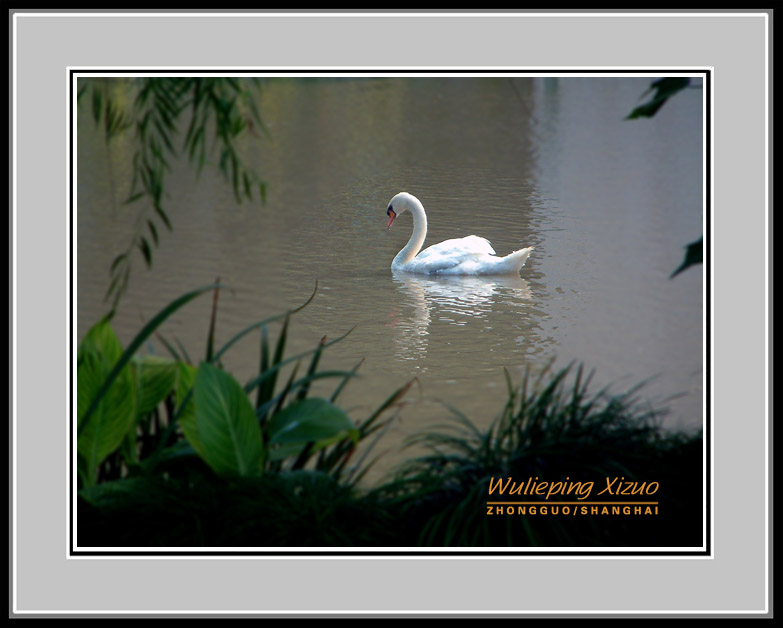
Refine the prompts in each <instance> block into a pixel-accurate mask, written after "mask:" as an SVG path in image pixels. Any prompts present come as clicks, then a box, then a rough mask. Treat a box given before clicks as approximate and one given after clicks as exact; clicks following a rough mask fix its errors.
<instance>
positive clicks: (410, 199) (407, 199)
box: [386, 192, 421, 229]
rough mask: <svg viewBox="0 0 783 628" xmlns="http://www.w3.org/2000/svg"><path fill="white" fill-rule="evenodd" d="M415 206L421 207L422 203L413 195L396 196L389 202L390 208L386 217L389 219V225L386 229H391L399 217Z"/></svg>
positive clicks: (387, 209) (405, 193)
mask: <svg viewBox="0 0 783 628" xmlns="http://www.w3.org/2000/svg"><path fill="white" fill-rule="evenodd" d="M415 206H421V203H420V202H419V199H417V198H416V197H415V196H413V194H408V193H407V192H400V193H399V194H397V195H395V196H394V197H393V198H392V200H390V201H389V206H388V207H387V208H386V215H387V216H388V217H389V224H388V225H386V228H387V229H391V226H392V223H393V222H394V219H395V218H397V216H399V215H400V214H401V213H403V212H404V211H407V210H410V209H411V208H412V207H415Z"/></svg>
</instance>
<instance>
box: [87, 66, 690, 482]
mask: <svg viewBox="0 0 783 628" xmlns="http://www.w3.org/2000/svg"><path fill="white" fill-rule="evenodd" d="M653 79H654V77H644V78H623V77H611V78H587V77H585V78H582V77H566V78H488V77H481V78H377V79H326V78H323V79H282V78H281V79H272V80H269V81H268V82H267V83H266V85H265V87H264V89H263V91H262V92H261V96H260V102H259V106H260V110H261V115H262V117H263V119H264V122H265V124H266V125H267V127H268V130H269V136H268V137H265V136H263V135H261V134H257V135H254V136H248V138H247V139H246V140H245V142H244V144H243V145H242V147H241V148H242V150H243V153H244V155H245V158H246V159H247V160H248V161H249V163H251V164H253V166H254V167H255V168H256V171H257V172H258V173H259V174H260V175H261V176H262V177H263V178H264V179H265V181H266V182H267V186H268V195H267V202H266V204H265V205H263V206H261V205H260V204H253V203H248V202H244V203H242V204H238V203H237V202H236V201H235V199H234V197H233V193H232V191H231V189H230V186H229V185H228V184H226V183H225V182H224V181H223V180H222V178H221V176H220V175H218V174H214V173H212V172H211V171H210V170H208V169H206V170H205V171H204V173H203V174H202V176H201V178H200V179H196V178H195V176H194V174H193V172H192V171H191V170H190V169H189V168H188V167H187V166H184V165H176V164H175V165H174V169H173V172H172V173H171V174H170V176H169V179H168V184H167V186H168V196H167V198H166V201H165V203H166V204H165V206H166V208H167V210H168V213H169V216H170V218H171V220H172V223H173V225H174V231H173V232H171V233H165V234H163V236H162V242H161V246H160V248H159V249H157V250H155V252H154V264H153V267H152V269H151V270H146V269H144V268H143V263H142V261H141V259H140V258H139V259H137V260H136V262H135V265H134V271H133V273H132V280H131V286H130V289H129V291H128V293H127V295H126V296H125V298H124V299H123V301H122V304H121V307H120V311H119V312H118V314H117V316H116V318H115V321H114V325H115V328H116V330H117V332H118V334H119V336H120V339H121V341H122V342H123V343H125V344H127V342H128V341H129V340H130V339H131V338H132V337H133V335H134V334H135V333H136V332H137V331H138V330H139V329H140V327H141V325H142V324H143V322H144V321H146V320H149V318H150V317H151V316H153V315H154V314H155V313H156V312H157V311H158V310H159V309H160V308H162V307H163V306H164V305H165V304H166V303H168V302H170V301H171V300H172V299H173V298H175V297H176V296H178V295H180V294H182V293H184V292H186V291H188V290H190V289H192V288H194V287H198V286H203V285H206V284H209V283H211V282H212V281H213V280H214V279H215V278H216V277H220V278H221V280H222V282H223V283H224V284H227V285H228V286H229V287H228V288H227V289H226V290H225V291H223V292H222V294H221V297H220V305H219V314H218V326H217V341H218V343H220V342H221V341H223V342H224V341H226V340H228V339H229V338H230V337H231V336H233V335H234V334H235V333H236V332H237V331H238V330H240V329H242V328H243V327H245V326H246V325H248V324H250V323H252V322H254V321H257V320H260V319H262V318H264V317H267V316H270V315H272V314H275V313H278V312H282V311H284V310H285V309H287V308H289V307H293V306H296V305H299V304H301V303H302V302H304V301H305V300H306V299H307V298H308V296H309V295H310V294H311V292H312V290H313V287H314V285H315V283H316V281H317V282H318V291H317V295H316V297H315V299H314V301H313V302H312V303H311V304H310V305H309V306H308V307H307V308H306V309H305V310H304V311H302V312H301V313H299V314H297V315H296V316H295V318H294V319H293V320H292V324H291V330H290V332H291V333H290V337H289V346H288V353H289V354H293V353H295V352H299V351H304V350H307V349H309V348H311V347H314V346H315V345H316V344H317V343H318V341H319V340H320V339H321V337H322V336H324V335H325V336H327V338H334V337H337V336H339V335H341V334H343V333H345V332H346V331H347V330H349V329H352V328H353V331H352V332H351V334H350V335H349V336H348V337H347V338H346V339H345V340H343V341H341V342H340V343H337V344H336V345H334V346H332V347H330V348H329V349H328V351H327V352H326V354H325V355H324V358H323V360H322V366H323V368H339V369H349V368H351V367H352V366H354V364H356V363H357V362H358V361H359V360H362V359H363V360H364V362H363V364H362V366H361V368H360V371H359V372H360V373H361V378H358V379H356V380H354V381H353V382H352V383H351V384H349V386H348V388H347V389H346V391H345V393H344V397H343V406H344V407H345V408H346V409H348V410H349V412H350V414H351V415H352V416H353V417H354V418H357V419H361V418H364V417H366V416H367V415H369V414H370V412H371V411H372V410H373V409H374V408H375V407H376V406H377V405H379V404H380V403H381V402H382V401H383V400H384V399H385V398H386V397H387V396H388V395H389V394H390V393H391V392H392V391H393V390H394V389H396V388H398V387H400V386H401V385H403V384H404V383H405V382H407V381H409V380H410V379H411V378H413V377H415V378H417V379H418V384H419V385H418V386H416V387H414V388H413V389H412V390H411V392H410V393H409V395H408V397H407V400H408V404H407V405H406V406H405V407H404V409H403V411H402V412H401V414H400V417H399V421H398V422H397V423H395V425H394V426H393V428H392V429H390V430H389V432H388V433H387V434H386V435H385V436H384V439H383V445H382V447H381V448H380V449H379V451H381V450H386V451H388V452H389V455H388V456H387V458H388V462H387V465H388V464H390V463H391V461H393V460H398V459H401V458H402V457H404V454H399V453H395V452H397V451H398V449H399V446H400V444H401V443H402V442H403V440H404V438H405V437H406V436H407V435H409V434H412V433H414V432H417V431H418V430H419V429H420V428H422V427H426V426H427V425H432V424H433V423H441V422H443V420H445V419H446V417H447V416H448V412H447V411H446V410H444V408H443V406H442V405H441V404H440V400H443V401H446V402H448V403H449V404H451V405H452V406H455V407H456V408H458V409H460V410H461V411H462V412H464V413H465V414H466V415H468V416H470V417H471V418H472V419H473V420H474V421H475V422H476V423H477V424H478V425H480V426H485V425H487V424H488V423H489V422H490V420H491V419H492V418H493V417H495V416H496V415H497V414H498V412H499V411H500V410H501V408H502V405H503V403H504V400H505V380H504V375H503V368H504V367H505V368H507V369H508V370H509V372H510V374H511V376H512V378H513V379H514V380H515V381H519V379H520V376H521V373H522V372H523V369H524V368H525V367H527V366H530V367H531V368H533V369H534V370H537V369H541V368H543V367H544V365H546V364H547V363H548V362H549V361H551V360H554V361H555V365H565V364H568V363H569V362H571V361H573V360H578V361H581V362H583V363H584V364H585V366H586V367H587V368H588V369H594V370H595V376H594V382H595V384H596V390H597V388H598V386H602V385H605V384H610V383H611V384H613V385H614V389H616V390H618V391H620V390H622V389H625V388H628V387H630V386H632V385H633V384H636V383H637V382H639V381H641V380H643V379H648V378H653V377H654V379H653V380H652V381H651V382H650V383H649V384H647V385H646V386H645V388H644V390H645V391H646V393H645V396H646V397H647V398H648V399H650V400H651V402H653V403H656V404H658V403H664V402H665V403H666V405H667V406H668V407H669V408H670V410H671V412H670V414H669V415H668V416H667V418H666V424H667V425H670V426H672V427H694V426H700V425H701V423H702V378H703V364H702V362H703V358H702V353H703V297H702V292H703V283H702V282H703V279H702V272H703V268H702V267H696V268H691V269H689V270H688V271H686V272H684V273H683V274H681V275H679V276H678V277H676V278H675V279H672V280H670V279H669V275H670V274H671V272H672V270H673V269H674V268H675V267H676V266H677V265H678V264H679V263H680V261H681V259H682V254H683V246H684V245H685V244H687V243H688V242H692V241H693V240H696V239H698V238H699V236H700V235H701V234H702V201H703V175H702V168H703V166H702V155H703V152H702V137H703V136H702V95H703V94H702V90H700V89H692V90H685V91H684V92H682V93H680V94H679V95H677V96H676V97H675V98H674V99H673V100H671V101H670V102H669V103H667V104H666V105H665V106H664V107H663V108H662V109H661V110H660V112H659V113H658V115H657V116H656V117H655V118H653V119H652V120H638V121H626V120H624V119H623V118H624V117H625V116H626V115H627V114H628V113H629V112H630V110H631V109H632V108H633V107H635V106H636V105H637V104H639V102H640V100H639V99H640V96H641V95H642V93H643V92H644V91H645V90H646V89H647V87H648V86H649V83H650V82H651V81H652V80H653ZM86 109H87V108H86V107H85V110H84V111H80V112H79V118H78V136H77V137H78V146H77V148H78V157H77V164H78V169H77V171H78V178H77V182H78V187H77V226H76V229H77V247H76V252H77V282H78V283H77V290H76V299H77V301H76V308H77V312H76V314H77V325H78V336H79V337H80V338H81V337H82V336H83V334H84V333H85V332H86V331H87V329H88V328H89V327H90V325H91V324H93V323H94V322H95V321H96V320H98V318H100V316H102V315H103V314H104V313H105V312H106V310H107V305H106V303H105V302H104V301H103V296H104V293H105V291H106V288H107V286H108V268H109V265H110V264H111V261H112V259H113V258H114V257H115V256H116V255H117V254H118V253H119V252H120V251H121V250H123V248H124V247H125V246H127V242H128V239H129V238H130V234H131V233H132V230H133V228H134V226H135V225H134V219H135V211H134V210H135V206H131V207H130V208H128V207H124V206H123V205H122V203H121V201H122V200H123V199H124V198H125V197H126V196H127V193H128V186H129V183H130V156H131V155H132V146H131V144H130V142H129V141H128V140H127V139H125V138H120V139H119V140H114V141H113V143H112V144H111V146H109V147H107V146H106V144H105V142H104V140H103V138H102V136H101V135H100V133H99V132H98V131H96V130H95V129H94V128H93V125H92V121H91V118H90V113H89V111H87V110H86ZM400 191H408V192H411V193H412V194H414V195H416V196H417V197H418V198H419V199H420V200H421V201H422V203H423V205H424V207H425V209H426V211H427V216H428V220H429V232H428V236H427V241H426V242H425V246H428V245H430V244H434V243H437V242H440V241H442V240H446V239H449V238H456V237H463V236H466V235H470V234H476V235H479V236H482V237H485V238H487V239H489V240H490V241H491V242H492V245H493V247H494V248H495V250H496V251H497V252H498V254H500V255H505V254H507V253H509V252H511V251H512V250H515V249H518V248H521V247H526V246H534V247H535V250H534V252H533V254H532V255H531V256H530V258H529V259H528V261H527V263H526V265H525V266H524V267H523V269H522V271H521V273H520V276H519V277H494V278H493V277H485V278H476V277H468V278H454V277H450V278H433V277H427V276H417V275H407V274H404V273H392V272H391V270H390V264H391V261H392V259H393V257H394V255H395V254H396V253H397V251H398V250H399V249H400V248H402V247H403V246H404V245H405V243H406V242H407V240H408V238H409V236H410V232H411V229H412V222H411V217H410V214H403V216H401V217H400V219H398V220H397V221H396V222H395V224H394V226H393V228H392V230H391V231H387V230H386V222H387V218H386V215H385V210H386V207H387V203H388V201H389V199H390V198H391V197H392V196H393V195H394V194H396V193H397V192H400ZM210 307H211V299H210V297H209V296H206V295H205V296H203V297H201V298H200V299H197V300H196V301H195V302H193V303H192V304H190V305H188V306H187V307H186V308H184V309H182V310H180V311H179V312H178V313H177V314H176V315H175V316H174V317H173V318H172V319H170V320H169V322H168V323H167V324H166V325H165V326H164V327H163V328H162V333H163V334H164V335H165V336H168V337H169V338H172V339H173V338H177V339H178V340H179V341H181V342H182V344H183V345H184V346H185V347H186V348H187V349H188V351H189V352H190V353H191V355H192V356H200V355H203V354H204V350H205V345H206V336H207V327H208V322H209V311H210ZM272 331H273V333H276V329H273V330H272ZM151 345H152V349H153V350H155V351H156V352H158V353H161V354H165V353H166V352H165V349H164V348H163V346H161V345H160V344H159V343H158V342H157V341H153V342H152V343H151ZM258 360H259V340H258V336H257V335H253V336H248V337H247V338H246V339H245V340H244V341H243V342H242V343H240V344H239V345H237V346H236V347H235V348H234V349H232V351H231V352H230V353H229V354H227V356H226V359H225V361H224V363H225V366H226V368H227V369H228V370H230V371H231V372H232V373H233V374H234V375H235V376H236V377H237V378H238V379H239V380H240V381H241V382H245V381H247V380H248V379H250V378H251V376H252V375H253V374H254V373H255V372H257V368H258V366H257V365H258ZM329 390H330V389H328V388H327V387H326V386H324V387H322V388H320V389H318V390H317V391H316V392H318V391H322V392H324V393H327V391H329ZM672 397H674V398H672ZM383 466H384V465H381V467H380V468H383Z"/></svg>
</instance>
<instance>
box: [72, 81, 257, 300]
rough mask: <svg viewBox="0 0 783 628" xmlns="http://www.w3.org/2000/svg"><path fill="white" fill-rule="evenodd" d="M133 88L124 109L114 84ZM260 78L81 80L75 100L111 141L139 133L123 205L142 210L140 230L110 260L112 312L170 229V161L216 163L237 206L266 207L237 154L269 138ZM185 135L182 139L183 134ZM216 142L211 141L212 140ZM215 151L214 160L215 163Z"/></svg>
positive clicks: (138, 222) (200, 166)
mask: <svg viewBox="0 0 783 628" xmlns="http://www.w3.org/2000/svg"><path fill="white" fill-rule="evenodd" d="M117 84H121V85H122V87H123V88H124V89H125V90H131V95H132V96H133V95H135V96H134V97H133V104H132V106H131V107H130V108H129V110H127V111H126V110H125V109H124V108H123V105H122V104H120V102H122V101H125V100H127V99H125V98H118V97H117V96H116V95H115V94H114V93H113V92H112V91H110V89H109V88H110V86H111V87H115V86H116V85H117ZM259 86H260V83H259V82H258V80H257V79H238V78H232V77H141V78H136V79H132V80H128V79H124V78H116V79H106V78H100V79H97V78H88V79H80V81H79V88H78V99H79V101H81V100H82V99H83V97H84V96H85V95H87V94H88V93H89V101H90V103H91V108H92V114H93V120H94V121H95V124H96V125H97V126H99V127H102V128H103V131H104V135H105V138H106V141H107V142H109V141H110V140H111V139H113V138H114V137H117V136H119V135H121V134H123V133H125V132H130V131H131V130H132V131H133V133H134V139H133V142H134V145H135V150H134V153H133V159H132V173H133V174H132V180H131V184H130V192H129V194H128V197H127V198H126V199H125V201H124V204H126V205H130V204H134V205H136V206H138V207H139V208H140V210H139V214H138V217H137V220H136V228H135V230H134V232H133V234H132V236H131V238H130V241H129V243H128V245H127V247H126V248H125V249H124V250H123V251H122V252H121V253H120V254H119V255H117V256H116V257H115V258H114V260H113V261H112V264H111V267H110V269H109V274H110V283H109V288H108V290H107V291H106V296H105V300H107V301H108V300H111V304H112V311H113V310H115V309H116V307H117V304H118V303H119V300H120V299H121V297H122V295H123V294H124V293H125V291H126V290H127V287H128V282H129V280H130V271H131V265H132V261H133V259H134V257H135V256H136V255H141V257H142V258H143V259H144V262H145V264H146V266H147V267H150V266H152V253H153V249H154V248H156V247H157V246H158V245H159V243H160V233H161V230H162V228H165V229H167V230H169V231H171V230H172V224H171V220H170V219H169V216H168V214H167V212H166V209H165V207H164V198H165V196H166V174H167V173H168V172H170V171H171V162H173V161H174V160H177V159H180V158H181V156H182V154H183V153H184V154H185V155H186V156H187V159H188V161H189V163H190V164H191V166H193V167H194V168H195V170H196V174H197V175H199V174H201V171H202V170H203V168H204V166H205V165H207V164H210V163H212V164H214V165H216V166H217V168H218V169H219V170H220V172H222V173H223V176H224V177H225V179H226V181H227V182H229V183H230V185H231V186H232V189H233V191H234V196H235V197H236V200H237V202H238V203H239V202H242V201H243V200H245V199H247V200H252V199H253V198H254V196H255V195H256V194H257V195H258V198H259V199H260V201H261V202H262V203H263V202H265V201H266V184H265V183H264V182H263V181H262V180H261V179H260V177H259V176H258V175H257V174H256V173H255V172H254V171H253V170H252V169H251V168H250V167H248V166H247V165H246V164H245V163H244V162H243V161H242V158H241V156H240V154H239V153H238V151H237V148H236V142H237V139H238V138H239V136H241V135H242V134H244V133H251V134H254V135H255V134H256V131H255V129H256V126H257V127H258V128H260V129H261V130H262V131H263V132H264V133H266V128H265V127H264V125H263V122H262V120H261V116H260V114H259V112H258V109H257V107H256V97H257V95H258V94H257V89H253V88H258V87H259ZM185 128H186V129H187V131H186V132H185V136H184V139H183V138H182V130H183V129H185ZM210 138H211V141H210ZM215 153H217V161H216V162H211V161H210V159H211V157H212V155H213V154H215Z"/></svg>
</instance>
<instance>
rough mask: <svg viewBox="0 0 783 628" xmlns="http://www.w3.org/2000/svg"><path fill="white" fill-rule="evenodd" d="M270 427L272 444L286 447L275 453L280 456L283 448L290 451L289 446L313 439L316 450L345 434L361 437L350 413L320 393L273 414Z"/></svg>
mask: <svg viewBox="0 0 783 628" xmlns="http://www.w3.org/2000/svg"><path fill="white" fill-rule="evenodd" d="M268 429H269V445H270V448H271V447H274V446H279V447H283V448H284V449H280V450H279V451H276V452H275V453H274V454H273V455H274V457H275V458H278V459H279V457H280V452H283V451H284V452H288V451H289V446H290V445H294V444H298V445H299V449H301V447H303V446H304V445H305V444H307V443H310V442H312V443H314V444H315V445H314V447H313V451H316V450H318V449H321V448H323V447H326V446H328V445H330V444H331V443H333V442H336V441H338V440H342V439H343V438H346V437H348V438H351V439H352V440H353V441H354V442H357V441H358V439H359V430H357V429H356V426H355V425H354V424H353V421H351V419H350V418H349V417H348V415H347V414H345V412H343V410H341V409H340V408H338V407H337V406H335V405H334V404H332V403H331V402H329V401H328V400H327V399H322V398H320V397H312V398H310V399H303V400H301V401H296V402H295V403H292V404H291V405H289V406H287V407H286V408H285V409H283V410H281V411H280V412H278V413H277V414H275V415H274V416H273V417H272V418H271V420H270V421H269V428H268ZM270 453H271V449H270ZM287 455H291V454H289V453H286V456H287ZM282 457H285V456H282Z"/></svg>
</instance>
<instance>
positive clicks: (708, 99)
mask: <svg viewBox="0 0 783 628" xmlns="http://www.w3.org/2000/svg"><path fill="white" fill-rule="evenodd" d="M107 73H110V74H139V75H149V74H177V75H179V74H183V75H187V74H195V75H204V74H245V75H252V74H285V75H290V74H383V75H384V78H388V77H387V76H385V75H388V74H398V75H408V74H462V75H464V74H476V75H478V74H546V75H549V76H551V75H559V74H569V75H579V74H624V75H629V74H633V75H637V74H649V75H652V76H672V75H679V74H703V75H704V83H703V93H704V101H703V105H704V111H705V118H704V126H703V128H704V155H703V156H702V158H703V166H704V181H703V182H704V190H705V193H704V207H705V209H706V211H705V216H706V220H705V229H704V236H703V238H704V240H706V246H705V249H706V250H705V256H704V259H705V261H704V262H703V264H704V281H705V288H706V298H705V301H706V302H705V303H704V304H703V307H704V308H706V311H705V312H704V314H705V315H706V316H705V320H706V323H705V324H706V332H707V333H706V338H707V342H706V343H705V364H704V365H703V366H704V369H706V378H705V379H706V383H707V385H706V390H705V413H704V417H703V422H704V433H703V437H702V438H703V441H702V442H703V443H704V444H706V446H703V449H704V452H705V455H704V460H703V466H704V475H705V478H704V480H705V481H704V487H705V489H706V490H705V493H704V494H705V500H704V504H703V507H704V509H705V510H704V512H705V513H706V521H705V528H704V534H705V538H704V549H703V550H684V551H673V550H665V551H658V552H656V551H651V550H626V551H611V548H607V549H606V550H605V551H599V550H586V551H580V552H576V551H568V550H563V551H552V550H541V551H529V550H528V551H525V550H519V551H502V552H501V551H491V550H487V551H479V550H477V551H471V552H466V551H460V550H454V551H448V550H443V551H440V552H433V551H426V550H423V551H415V552H414V551H405V550H401V551H351V552H349V551H338V550H335V551H331V550H328V551H286V550H281V551H258V550H255V551H254V550H248V551H236V550H229V551H225V550H205V551H201V552H195V551H187V550H185V551H176V552H175V551H171V550H161V551H151V550H139V551H125V550H113V551H95V550H79V551H74V538H73V529H74V526H73V517H74V510H75V502H74V497H75V494H74V486H75V484H74V477H73V461H72V460H70V464H69V470H68V477H69V504H70V507H69V519H70V521H69V523H70V527H69V536H70V539H69V541H70V546H69V548H68V558H81V557H93V556H100V557H124V556H131V557H147V556H154V557H168V558H180V557H184V558H209V557H213V556H214V557H234V556H238V557H305V558H307V557H309V558H312V557H321V556H324V557H331V556H345V557H367V556H394V557H403V556H404V557H412V558H416V557H419V556H424V557H437V558H451V557H457V558H465V557H486V556H491V557H500V558H518V557H530V558H537V557H540V556H552V557H569V558H574V557H576V558H578V557H582V556H586V557H593V556H599V557H604V558H614V557H626V556H641V557H645V556H652V557H672V556H674V557H689V556H695V557H702V558H709V557H711V556H712V549H711V548H712V526H711V523H712V518H711V514H712V511H711V505H712V492H711V488H712V480H713V478H712V474H711V458H712V455H711V454H712V451H711V442H712V441H711V437H712V430H711V427H712V421H711V419H712V414H711V410H712V407H711V392H712V386H711V383H712V380H711V375H712V369H711V365H712V362H711V354H712V347H711V342H710V341H711V338H712V326H711V318H710V314H711V312H712V308H711V304H712V301H711V293H712V286H711V279H712V265H711V257H710V248H711V234H712V232H711V209H712V172H711V166H712V110H711V105H712V69H711V68H699V69H687V68H677V69H673V70H654V69H647V68H644V69H635V68H625V69H617V68H615V69H605V68H598V69H584V68H580V69H570V70H569V69H563V68H548V69H543V70H542V69H532V70H530V69H525V68H513V69H509V68H493V69H489V68H480V69H473V68H466V69H457V68H448V69H441V68H415V69H385V68H381V69H378V68H349V69H343V68H335V69H324V68H318V69H307V68H295V69H279V68H275V69H271V70H270V69H263V68H257V69H248V68H241V69H229V68H220V69H199V70H194V69H193V68H187V69H161V68H155V69H140V70H133V69H128V68H122V69H113V68H105V69H95V68H93V69H79V68H73V67H71V68H69V69H68V77H69V81H68V102H69V103H70V106H71V107H72V108H73V102H74V101H73V96H74V93H73V89H74V75H75V74H79V75H83V74H107ZM70 114H71V115H70V116H69V120H68V127H69V129H68V154H69V155H70V159H69V184H70V190H69V192H70V194H69V199H68V209H69V220H68V225H69V233H68V239H69V241H70V242H71V246H70V247H69V251H70V255H69V260H68V264H69V278H70V286H69V290H68V294H69V303H68V309H69V311H70V313H71V320H73V314H74V312H73V306H74V299H73V248H74V247H73V215H74V202H73V200H74V199H73V194H74V192H73V190H74V180H73V162H74V158H73V147H74V137H73V125H74V117H75V115H76V112H75V111H73V110H71V112H70ZM68 334H69V355H70V356H73V355H74V339H73V325H72V324H71V325H70V329H69V331H68ZM69 379H70V381H69V390H68V392H69V395H68V401H69V404H68V405H69V413H70V427H71V429H69V430H68V443H67V445H68V452H69V454H68V458H69V459H70V458H71V454H72V452H73V445H72V436H73V426H74V420H75V417H74V414H73V394H74V388H73V386H74V372H73V367H72V366H71V369H70V378H69Z"/></svg>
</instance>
